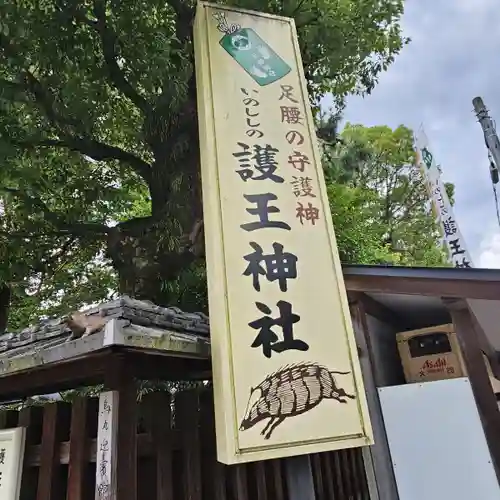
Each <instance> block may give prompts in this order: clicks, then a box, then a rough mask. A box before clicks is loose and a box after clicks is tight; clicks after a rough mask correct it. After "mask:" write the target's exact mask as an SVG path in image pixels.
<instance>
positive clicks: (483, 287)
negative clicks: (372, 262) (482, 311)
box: [344, 273, 500, 300]
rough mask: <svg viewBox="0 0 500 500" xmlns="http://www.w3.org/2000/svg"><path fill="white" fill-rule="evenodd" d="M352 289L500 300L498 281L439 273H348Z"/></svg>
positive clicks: (348, 281)
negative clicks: (450, 277) (420, 274)
mask: <svg viewBox="0 0 500 500" xmlns="http://www.w3.org/2000/svg"><path fill="white" fill-rule="evenodd" d="M344 283H345V286H346V289H347V290H348V291H353V292H366V293H390V294H404V295H425V296H427V297H456V298H467V299H486V300H500V287H499V286H498V282H493V281H480V280H470V279H461V278H459V277H457V278H456V279H447V280H443V279H439V278H438V277H436V278H433V277H411V276H405V277H399V276H383V275H382V276H381V275H374V274H373V275H370V274H366V275H364V274H361V273H359V274H349V273H344Z"/></svg>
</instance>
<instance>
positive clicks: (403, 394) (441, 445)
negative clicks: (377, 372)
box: [378, 378, 500, 500]
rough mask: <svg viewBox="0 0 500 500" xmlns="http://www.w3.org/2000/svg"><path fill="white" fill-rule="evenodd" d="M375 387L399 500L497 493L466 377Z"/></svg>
mask: <svg viewBox="0 0 500 500" xmlns="http://www.w3.org/2000/svg"><path fill="white" fill-rule="evenodd" d="M378 391H379V396H380V404H381V406H382V414H383V417H384V422H385V426H386V431H387V438H388V441H389V449H390V452H391V457H392V462H393V466H394V474H395V476H396V483H397V487H398V491H399V497H400V500H423V499H425V500H444V499H450V500H471V499H478V500H479V499H480V500H498V499H500V487H499V485H498V482H497V479H496V475H495V470H494V468H493V465H492V462H491V456H490V453H489V450H488V445H487V443H486V438H485V436H484V432H483V428H482V426H481V421H480V417H479V413H478V410H477V407H476V403H475V401H474V395H473V393H472V389H471V386H470V382H469V379H468V378H457V379H450V380H440V381H437V382H425V383H422V384H407V385H398V386H392V387H383V388H380V389H379V390H378Z"/></svg>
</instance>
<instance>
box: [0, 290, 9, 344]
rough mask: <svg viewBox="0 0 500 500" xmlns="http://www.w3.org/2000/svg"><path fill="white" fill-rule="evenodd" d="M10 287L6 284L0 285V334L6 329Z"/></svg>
mask: <svg viewBox="0 0 500 500" xmlns="http://www.w3.org/2000/svg"><path fill="white" fill-rule="evenodd" d="M10 296H11V292H10V287H9V286H8V285H6V284H3V285H0V334H2V333H4V332H5V330H6V329H7V321H8V319H9V308H10Z"/></svg>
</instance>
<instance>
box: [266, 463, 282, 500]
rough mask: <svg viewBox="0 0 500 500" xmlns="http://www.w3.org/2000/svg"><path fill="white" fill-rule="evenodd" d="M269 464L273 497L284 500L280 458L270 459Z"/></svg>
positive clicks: (276, 499)
mask: <svg viewBox="0 0 500 500" xmlns="http://www.w3.org/2000/svg"><path fill="white" fill-rule="evenodd" d="M269 465H270V468H271V471H272V477H273V484H274V499H275V500H285V482H284V480H283V469H282V461H281V459H276V460H270V461H269Z"/></svg>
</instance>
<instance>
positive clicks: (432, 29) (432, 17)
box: [344, 0, 500, 268]
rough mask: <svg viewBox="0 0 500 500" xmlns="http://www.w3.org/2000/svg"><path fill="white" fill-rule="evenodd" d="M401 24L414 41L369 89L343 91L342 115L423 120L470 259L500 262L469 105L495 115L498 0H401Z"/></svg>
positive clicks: (354, 119)
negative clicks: (479, 103)
mask: <svg viewBox="0 0 500 500" xmlns="http://www.w3.org/2000/svg"><path fill="white" fill-rule="evenodd" d="M402 26H403V34H404V35H405V36H408V37H410V38H411V39H412V41H411V42H410V44H409V45H407V46H406V47H404V48H403V50H402V52H401V53H400V55H399V56H397V57H396V61H395V62H394V63H393V65H392V66H391V67H390V68H389V69H388V70H387V72H386V73H384V74H383V75H382V76H381V77H380V80H379V83H378V85H377V87H376V88H375V89H374V91H373V92H372V94H371V95H370V96H367V97H365V98H362V97H351V98H349V100H348V102H347V108H346V111H345V113H344V119H345V121H348V122H351V123H360V124H362V125H365V126H373V125H389V126H391V127H393V128H395V127H397V126H398V125H401V124H403V125H406V126H408V127H410V128H413V129H414V130H417V129H418V127H419V125H420V124H421V123H423V125H424V128H425V131H426V134H427V137H428V140H429V145H430V148H429V149H430V150H431V151H432V152H433V154H434V157H435V159H436V161H437V163H438V164H439V165H440V166H441V168H442V176H443V181H445V182H453V183H454V184H455V206H454V211H455V217H456V219H457V222H458V224H459V226H460V230H461V231H462V234H463V237H464V240H465V242H466V245H467V248H468V250H469V252H470V253H471V255H472V259H473V263H474V266H475V267H488V268H493V267H495V268H500V228H499V224H498V221H497V218H496V211H495V203H494V198H493V191H492V185H491V180H490V175H489V162H488V156H487V150H486V147H485V144H484V139H483V133H482V130H481V127H480V125H479V123H477V120H476V117H475V115H474V113H473V111H472V110H473V107H472V99H473V98H474V97H476V96H481V97H482V98H483V100H484V102H485V104H486V106H487V108H488V109H489V111H490V115H491V117H492V118H493V119H496V120H498V123H500V3H499V2H498V0H407V1H406V7H405V14H404V17H403V20H402ZM499 134H500V126H499ZM499 190H500V185H499Z"/></svg>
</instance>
